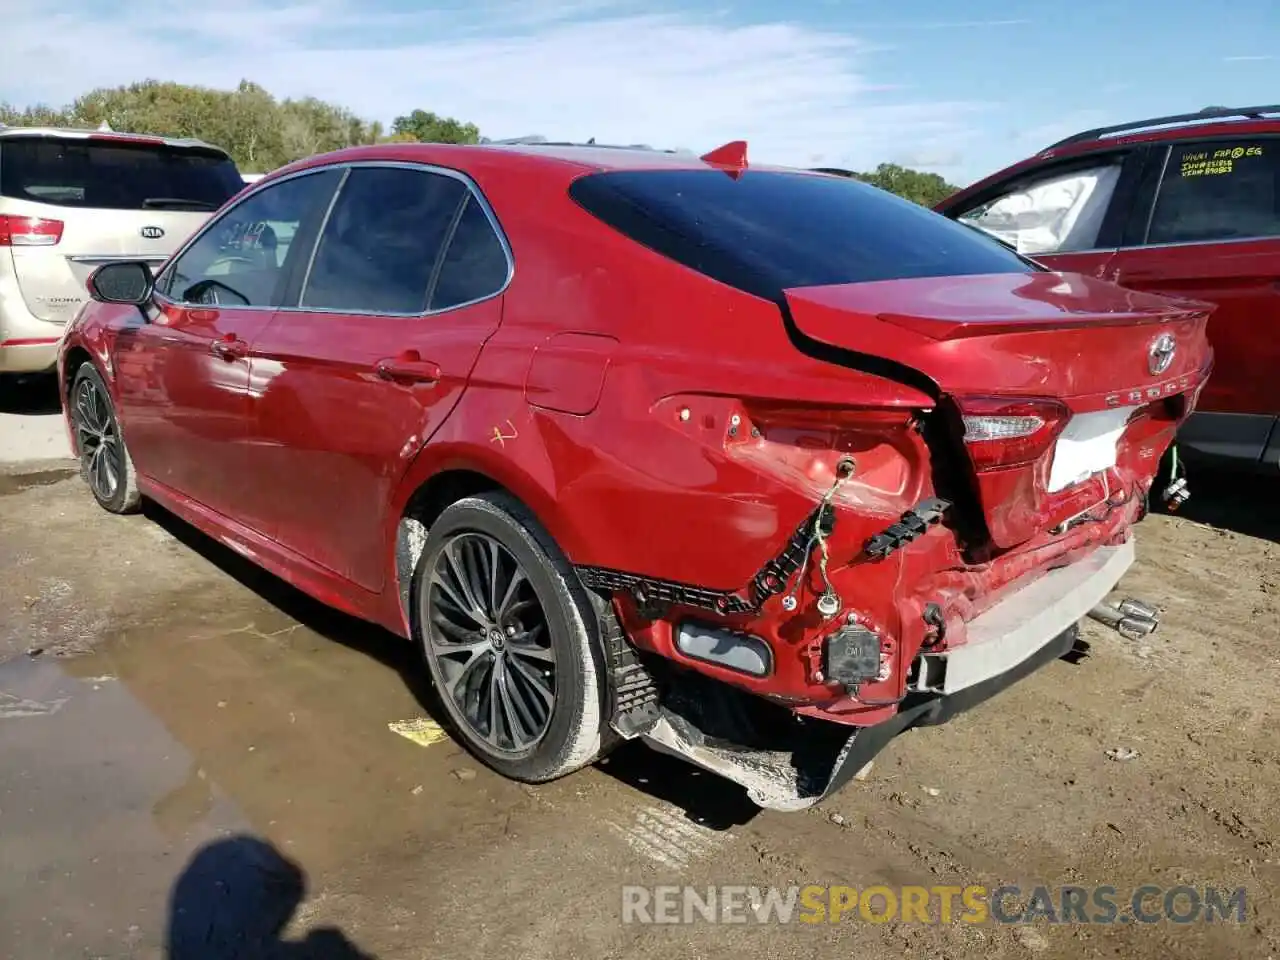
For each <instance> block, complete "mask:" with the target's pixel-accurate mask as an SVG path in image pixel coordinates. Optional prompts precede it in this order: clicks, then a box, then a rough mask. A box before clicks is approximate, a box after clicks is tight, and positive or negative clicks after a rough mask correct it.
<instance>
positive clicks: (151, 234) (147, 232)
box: [138, 227, 164, 240]
mask: <svg viewBox="0 0 1280 960" xmlns="http://www.w3.org/2000/svg"><path fill="white" fill-rule="evenodd" d="M138 232H139V233H140V234H142V235H143V236H144V237H146V238H147V239H148V240H159V239H160V238H161V237H163V236H164V228H163V227H143V228H142V229H141V230H139V231H138Z"/></svg>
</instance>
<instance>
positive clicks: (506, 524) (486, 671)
mask: <svg viewBox="0 0 1280 960" xmlns="http://www.w3.org/2000/svg"><path fill="white" fill-rule="evenodd" d="M513 583H514V584H515V586H514V587H512V584H513ZM412 610H413V622H414V633H415V636H416V639H417V641H418V642H419V644H420V645H421V649H422V653H423V656H424V658H425V659H426V661H427V666H428V669H429V670H430V673H431V679H432V682H433V684H434V685H435V690H436V693H437V694H438V696H439V699H440V702H441V704H442V705H443V707H444V709H445V711H446V712H447V714H448V718H449V720H450V722H451V724H452V726H453V728H454V730H455V731H456V732H457V734H458V735H459V736H460V737H461V739H462V742H463V743H464V744H465V745H466V747H467V748H468V749H469V750H470V751H471V752H472V754H474V755H475V756H476V757H477V758H478V759H479V760H480V761H481V762H483V763H484V764H485V765H487V766H488V767H490V768H492V769H493V770H496V771H497V772H498V773H501V774H502V775H503V776H506V777H509V778H511V779H513V780H519V781H524V782H527V783H541V782H545V781H548V780H554V779H556V778H558V777H562V776H564V775H565V774H568V773H571V772H573V771H574V770H577V769H579V768H580V767H583V766H585V765H587V764H588V763H590V762H592V761H593V760H595V759H597V758H598V757H599V756H600V755H601V754H602V753H603V752H604V750H605V749H607V747H608V746H610V745H611V744H612V743H614V742H616V738H615V737H613V736H612V731H611V730H609V729H608V715H607V711H606V709H605V702H606V696H607V695H606V683H605V667H604V662H603V657H602V652H601V644H600V636H601V630H602V622H601V620H602V618H612V617H613V612H612V609H611V608H610V607H609V606H608V605H607V604H603V605H600V606H598V607H597V606H593V604H592V602H591V598H590V596H589V595H588V594H587V591H586V590H585V589H584V588H583V586H582V584H581V582H580V581H579V580H578V578H577V575H576V573H575V572H574V570H573V567H572V566H571V565H570V563H569V561H568V560H567V559H566V558H565V556H564V554H563V553H562V552H561V551H560V549H559V547H558V546H557V545H556V543H555V541H554V540H553V539H552V538H551V536H550V535H549V534H548V533H547V532H546V531H545V530H544V529H543V527H542V526H541V524H539V523H538V521H537V519H536V518H535V517H534V516H533V514H532V513H531V512H530V511H529V510H528V509H527V508H526V507H525V506H524V505H523V504H521V503H520V502H519V501H518V500H516V499H515V498H514V497H511V496H509V495H507V494H505V493H500V492H492V493H483V494H479V495H476V496H472V497H467V498H465V499H462V500H459V501H457V502H455V503H453V504H451V505H450V506H448V507H447V508H445V510H444V511H443V513H441V515H440V516H439V518H438V519H437V520H436V521H435V522H434V523H432V524H431V527H430V529H429V530H428V532H427V538H426V542H425V543H424V545H423V550H422V555H421V556H420V557H419V559H418V563H417V566H416V568H415V570H414V577H413V592H412ZM548 692H550V694H551V696H550V699H548V696H547V694H548Z"/></svg>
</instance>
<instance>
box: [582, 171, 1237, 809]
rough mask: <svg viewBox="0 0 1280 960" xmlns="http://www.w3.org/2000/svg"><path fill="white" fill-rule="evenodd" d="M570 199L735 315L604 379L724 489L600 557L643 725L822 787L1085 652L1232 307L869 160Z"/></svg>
mask: <svg viewBox="0 0 1280 960" xmlns="http://www.w3.org/2000/svg"><path fill="white" fill-rule="evenodd" d="M570 193H571V196H572V197H573V199H574V200H575V201H576V202H577V204H578V205H579V206H580V207H581V208H583V209H585V210H586V211H587V212H588V213H589V214H591V215H592V216H593V217H595V218H596V219H598V220H599V221H601V222H603V223H604V224H606V225H607V226H608V227H610V228H612V229H613V230H615V231H617V232H619V233H621V234H623V235H624V236H625V237H627V238H628V239H629V240H631V241H635V242H637V243H640V244H642V245H643V246H645V247H647V248H649V250H650V251H652V252H654V253H657V254H659V255H660V257H661V258H662V264H663V265H662V266H661V267H656V266H655V269H659V270H665V271H669V272H670V273H669V274H668V276H667V281H668V282H667V283H666V284H665V286H666V288H667V289H670V290H677V289H678V290H680V291H681V293H680V298H681V300H682V301H683V303H684V304H686V305H687V304H690V303H693V302H695V298H694V296H693V294H692V293H690V291H696V296H697V302H698V303H699V304H700V305H701V304H702V303H704V302H705V303H716V302H718V303H720V304H722V306H721V307H720V308H717V309H718V310H719V311H720V312H721V313H722V316H723V324H724V326H723V327H722V328H721V329H720V330H719V331H718V335H717V336H716V337H714V338H713V340H712V342H713V343H714V344H715V348H714V349H710V350H708V351H706V354H705V363H704V366H703V367H702V369H701V370H700V372H695V368H694V366H693V365H691V364H685V365H683V366H682V364H681V362H680V360H679V359H678V356H679V354H680V351H679V350H677V349H675V348H674V347H671V345H670V344H669V343H668V344H665V345H664V344H663V343H661V342H658V341H661V339H662V337H663V336H664V334H663V333H662V332H661V330H662V329H664V328H663V327H662V325H661V323H660V322H659V321H656V320H655V321H654V322H653V324H652V329H648V328H647V329H648V332H647V333H645V334H643V335H642V336H648V337H649V338H650V340H652V341H655V342H650V343H648V344H647V346H648V347H649V349H650V351H651V352H652V353H655V354H661V355H664V356H666V357H667V358H668V362H667V363H666V364H657V363H655V364H654V365H653V367H652V368H648V369H646V370H645V371H644V373H643V375H641V374H638V373H634V372H633V373H632V374H631V375H630V379H629V373H628V367H627V364H626V363H625V362H621V361H618V362H615V367H614V368H611V372H610V378H611V379H610V386H609V387H608V388H607V389H606V398H605V400H603V401H602V404H603V405H607V404H608V403H610V402H616V403H628V402H629V403H630V404H631V406H632V407H633V408H635V407H636V406H638V405H639V404H643V405H644V408H645V409H644V410H643V411H639V410H636V409H632V412H631V414H630V419H631V420H632V421H633V422H635V423H636V424H640V423H643V424H644V431H650V430H655V431H661V433H660V434H656V433H655V434H653V435H652V436H653V437H657V438H658V439H656V440H655V439H650V441H649V442H648V444H647V447H648V448H649V449H662V450H666V451H669V453H670V456H669V459H668V460H667V462H666V478H664V480H663V481H662V482H669V483H670V488H671V490H674V489H677V488H679V486H680V485H679V484H678V483H677V482H676V481H675V480H673V479H670V478H672V477H677V478H678V477H683V478H686V481H685V483H684V486H683V488H682V490H683V495H684V496H686V497H687V498H689V500H690V501H691V502H692V503H693V504H694V505H695V508H694V510H693V511H692V512H690V513H688V514H687V515H686V519H685V520H684V521H683V525H682V526H681V525H680V524H677V523H676V522H673V521H672V520H671V519H670V518H669V517H668V516H666V515H664V514H663V513H662V504H663V503H665V502H667V500H668V499H669V495H670V491H668V490H665V489H662V487H661V483H659V482H654V483H651V484H650V488H651V489H645V488H643V487H642V488H640V489H639V490H638V491H635V492H633V493H632V494H631V496H630V501H629V502H630V504H631V509H633V510H635V511H636V512H637V513H639V514H641V515H644V516H645V517H647V518H648V519H647V520H646V522H647V523H648V525H649V527H650V529H651V532H652V536H653V537H655V538H658V539H660V540H662V542H663V543H664V544H666V551H667V552H666V553H663V552H662V551H661V550H659V549H658V548H656V547H655V548H648V547H646V548H643V549H633V550H630V551H629V552H628V553H627V557H628V558H629V560H628V559H624V558H623V555H622V553H621V552H618V553H616V554H615V553H610V552H609V551H603V552H601V553H599V554H597V555H593V556H590V557H587V558H585V562H581V563H579V564H578V568H579V573H580V576H581V577H582V579H583V582H584V584H585V585H586V586H588V587H589V588H591V589H592V590H594V591H596V592H597V593H598V594H600V595H602V596H605V597H608V598H610V600H611V601H612V604H613V607H614V609H615V610H616V613H617V619H618V622H619V623H620V624H621V633H620V635H618V636H614V637H607V638H605V639H606V646H607V648H608V649H607V650H606V654H607V656H608V658H609V659H610V661H611V667H612V672H611V675H612V678H613V680H612V687H611V691H612V694H613V703H614V715H613V726H614V728H615V730H617V731H618V732H619V733H620V734H622V735H623V736H625V737H642V738H643V739H645V740H646V741H647V742H649V743H650V744H651V745H653V746H655V747H658V748H659V749H663V750H666V751H669V752H673V753H676V754H678V755H680V756H683V757H685V758H687V759H690V760H692V761H694V762H695V763H698V764H700V765H701V766H703V767H706V768H708V769H710V770H714V771H716V772H717V773H720V774H722V775H724V776H726V777H728V778H730V779H732V780H735V781H736V782H738V783H740V784H742V785H743V786H745V787H746V788H747V790H748V792H749V794H750V795H751V797H752V799H753V800H755V802H757V803H759V804H761V805H762V806H766V807H773V808H778V809H798V808H802V807H806V806H809V805H812V804H813V803H815V802H817V801H818V800H820V799H821V798H822V797H823V796H826V795H828V794H830V793H831V792H832V791H834V790H836V789H838V788H839V787H840V786H842V785H843V784H844V783H845V782H846V781H847V780H848V779H849V778H850V777H851V776H852V775H853V773H854V772H856V771H857V770H858V769H860V768H861V767H862V766H864V765H865V764H866V763H867V762H868V761H869V760H870V759H871V758H872V757H873V756H874V755H875V753H876V752H877V751H878V750H879V749H881V748H882V747H883V746H884V744H885V743H886V742H887V741H888V740H889V739H890V738H891V737H892V736H893V735H895V734H896V733H898V732H900V731H901V730H903V729H905V728H907V727H909V726H912V725H917V724H925V723H937V722H941V721H943V720H945V719H946V718H948V717H949V716H950V715H952V714H953V713H955V712H956V711H957V710H960V709H964V708H965V707H967V706H970V705H972V704H973V703H976V702H980V701H981V700H984V699H986V698H987V697H989V696H991V695H992V694H994V693H995V692H997V691H999V690H1001V689H1003V688H1005V687H1007V686H1008V685H1009V684H1010V683H1013V682H1015V681H1017V680H1018V679H1020V678H1022V677H1024V676H1026V675H1027V674H1029V673H1031V672H1032V671H1034V670H1035V669H1037V668H1039V667H1040V666H1042V665H1044V664H1046V663H1048V662H1051V661H1052V660H1055V659H1057V658H1059V657H1062V656H1064V655H1066V654H1068V653H1069V652H1070V651H1071V649H1072V647H1073V646H1074V644H1075V642H1076V634H1077V631H1076V625H1077V623H1078V622H1079V621H1080V620H1081V619H1082V618H1083V617H1084V616H1086V615H1087V614H1088V613H1089V611H1090V610H1091V609H1092V608H1094V607H1095V606H1096V605H1097V604H1098V603H1100V602H1101V601H1102V600H1103V598H1104V597H1106V595H1107V594H1108V593H1109V592H1110V591H1111V590H1112V589H1113V588H1114V587H1115V585H1116V583H1117V582H1118V581H1119V579H1120V577H1121V576H1122V575H1123V574H1124V572H1125V571H1126V570H1127V569H1128V567H1129V565H1130V564H1131V563H1132V561H1133V557H1134V544H1133V532H1132V527H1133V525H1134V524H1135V523H1136V522H1137V521H1138V520H1140V519H1141V518H1142V516H1143V515H1144V514H1145V511H1146V501H1147V497H1148V495H1149V491H1150V487H1151V483H1152V481H1153V477H1154V475H1155V473H1156V470H1157V466H1158V464H1159V462H1160V458H1161V456H1162V455H1163V453H1164V450H1165V449H1166V448H1167V446H1168V444H1169V443H1170V442H1171V440H1172V438H1173V435H1174V432H1175V431H1176V429H1177V426H1178V424H1179V423H1181V422H1182V421H1183V420H1185V418H1186V417H1187V416H1188V415H1189V414H1190V412H1191V410H1192V409H1193V408H1194V406H1195V401H1196V398H1197V396H1198V392H1199V390H1200V388H1201V386H1202V385H1203V383H1204V381H1205V379H1206V378H1207V376H1208V373H1209V368H1210V364H1211V357H1212V353H1211V350H1210V348H1209V346H1208V343H1207V340H1206V337H1205V324H1206V320H1207V316H1208V311H1209V308H1208V307H1206V306H1204V305H1202V304H1198V303H1191V302H1182V301H1174V300H1169V299H1165V298H1159V297H1152V296H1144V295H1140V294H1135V293H1131V292H1127V291H1122V290H1120V289H1119V288H1117V287H1114V286H1112V285H1109V284H1105V283H1102V282H1099V281H1096V280H1091V279H1089V278H1085V277H1081V276H1075V275H1070V274H1057V273H1051V272H1048V271H1045V270H1044V269H1042V268H1041V267H1039V266H1037V265H1036V264H1034V263H1032V262H1030V261H1028V260H1025V259H1024V258H1022V257H1020V256H1018V255H1017V254H1016V253H1014V252H1013V251H1010V250H1008V249H1007V248H1005V247H1004V246H1002V245H1000V244H998V243H996V242H994V241H991V240H989V239H987V238H985V237H982V236H981V235H979V234H976V233H974V232H973V231H971V230H968V229H967V228H965V227H963V226H960V225H957V224H954V223H951V222H950V221H947V220H946V219H945V218H942V217H940V216H938V215H936V214H933V213H931V212H929V211H926V210H924V209H922V208H919V207H916V206H915V205H913V204H909V203H907V202H906V201H901V200H898V199H897V198H894V197H891V196H889V195H888V194H884V193H882V192H881V191H878V190H875V189H874V188H870V187H867V186H864V185H861V184H857V183H854V182H851V181H848V180H845V179H843V178H834V177H825V176H821V175H815V174H801V173H797V172H792V171H771V170H755V169H746V170H720V169H706V168H702V169H673V170H639V171H622V172H603V173H594V174H590V175H588V176H585V177H582V178H580V179H578V180H577V181H575V183H574V184H573V187H572V188H571V190H570ZM657 262H658V261H657V259H656V258H655V264H656V263H657ZM699 285H701V286H699ZM662 286H663V285H662V284H660V285H658V288H659V289H661V288H662ZM704 298H705V299H704ZM698 312H699V313H704V314H705V313H708V312H715V311H709V310H707V309H705V308H703V307H701V306H700V307H699V310H698ZM704 322H706V323H710V324H712V326H713V327H714V323H713V321H709V320H706V321H704ZM696 330H697V327H696V326H695V327H694V329H693V331H692V332H690V331H688V330H686V331H685V333H684V334H683V335H685V336H690V337H694V338H695V339H696V337H697V336H698V334H697V332H696ZM654 331H657V332H654ZM673 336H676V335H674V334H673ZM610 391H612V394H611V393H610ZM611 396H612V401H611V399H610V397H611ZM642 432H643V431H642ZM672 434H674V435H675V436H674V437H673V436H672ZM693 528H697V530H700V531H702V535H701V537H695V532H694V529H693ZM708 529H713V530H717V531H719V533H718V534H716V535H714V537H713V540H712V542H711V543H708V542H707V540H708V537H707V535H706V532H705V531H706V530H708Z"/></svg>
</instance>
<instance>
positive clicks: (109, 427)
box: [67, 363, 142, 513]
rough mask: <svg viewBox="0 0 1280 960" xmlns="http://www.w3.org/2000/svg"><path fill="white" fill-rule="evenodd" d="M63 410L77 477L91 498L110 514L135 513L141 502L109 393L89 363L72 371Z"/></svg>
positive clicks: (135, 478)
mask: <svg viewBox="0 0 1280 960" xmlns="http://www.w3.org/2000/svg"><path fill="white" fill-rule="evenodd" d="M67 409H68V410H70V412H71V425H72V428H73V429H74V431H75V435H76V451H77V452H78V453H79V455H80V476H81V477H82V478H83V479H84V482H85V483H86V484H88V485H89V491H90V492H91V493H92V494H93V498H94V499H95V500H97V501H98V504H99V506H101V507H102V508H103V509H104V510H107V511H109V512H110V513H136V512H137V511H138V509H139V506H140V505H141V503H142V495H141V493H139V491H138V475H137V473H136V472H135V471H134V469H133V459H132V458H131V457H130V456H129V450H128V448H127V447H126V446H125V442H124V436H123V434H121V432H120V420H119V418H118V417H117V416H116V409H115V405H114V404H113V403H112V402H111V394H110V392H109V391H108V390H107V385H106V383H105V382H104V381H103V379H102V376H101V375H100V374H99V373H98V371H97V370H96V369H95V368H94V366H93V364H91V363H83V364H81V365H80V368H79V369H78V370H77V371H76V375H75V377H74V379H73V380H72V381H71V390H70V392H69V393H68V395H67Z"/></svg>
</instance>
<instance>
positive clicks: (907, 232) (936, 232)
mask: <svg viewBox="0 0 1280 960" xmlns="http://www.w3.org/2000/svg"><path fill="white" fill-rule="evenodd" d="M569 192H570V195H571V196H572V197H573V199H574V200H576V201H577V202H578V203H579V204H580V205H581V206H583V207H584V208H585V209H586V210H587V211H589V212H590V213H592V214H593V215H595V216H596V217H598V218H599V219H601V220H603V221H604V222H605V223H607V224H609V225H610V226H611V227H613V228H615V229H616V230H619V231H621V232H622V233H624V234H626V235H627V236H629V237H630V238H631V239H633V240H636V241H637V242H639V243H642V244H644V245H645V246H647V247H650V248H652V249H653V250H656V251H657V252H658V253H661V254H663V255H664V256H667V257H670V258H672V259H673V260H676V261H678V262H680V263H682V264H684V265H685V266H687V267H691V268H692V269H694V270H697V271H699V272H700V273H703V274H706V275H707V276H709V277H713V278H714V279H716V280H719V281H721V282H722V283H726V284H729V285H730V286H733V287H737V288H738V289H740V290H745V291H747V292H748V293H753V294H756V295H757V296H762V297H766V298H768V299H770V300H777V299H779V298H780V296H781V293H782V291H783V290H786V289H789V288H792V287H812V286H824V285H828V284H838V283H862V282H866V281H872V280H899V279H906V278H910V277H944V276H963V275H971V274H981V273H1031V272H1034V271H1038V270H1040V269H1042V268H1040V267H1038V266H1036V265H1035V264H1033V263H1031V262H1030V261H1028V260H1025V259H1023V258H1022V257H1020V256H1018V254H1017V253H1015V252H1014V251H1012V250H1010V249H1009V248H1007V247H1006V246H1004V245H1003V244H1001V243H999V242H997V241H996V240H993V239H991V238H990V237H987V236H985V235H984V234H982V233H980V232H978V231H976V230H972V229H970V228H968V227H966V226H963V225H961V224H958V223H955V222H953V221H951V220H948V219H947V218H946V217H943V216H941V215H939V214H936V213H933V212H932V211H930V210H926V209H925V208H924V207H921V206H918V205H916V204H914V203H911V202H910V201H908V200H902V199H900V198H898V197H895V196H893V195H892V194H889V193H886V192H885V191H883V190H879V189H876V188H875V187H870V186H867V185H866V184H863V183H858V182H857V181H855V180H850V179H846V178H837V177H825V176H817V175H813V174H804V173H789V172H785V171H764V170H757V171H750V170H748V171H744V172H743V173H742V174H741V175H739V176H737V177H733V176H730V175H728V174H726V173H723V172H721V171H719V170H628V171H620V172H609V173H595V174H589V175H587V176H585V177H582V178H580V179H578V180H576V181H574V183H573V184H572V186H571V187H570V189H569Z"/></svg>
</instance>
